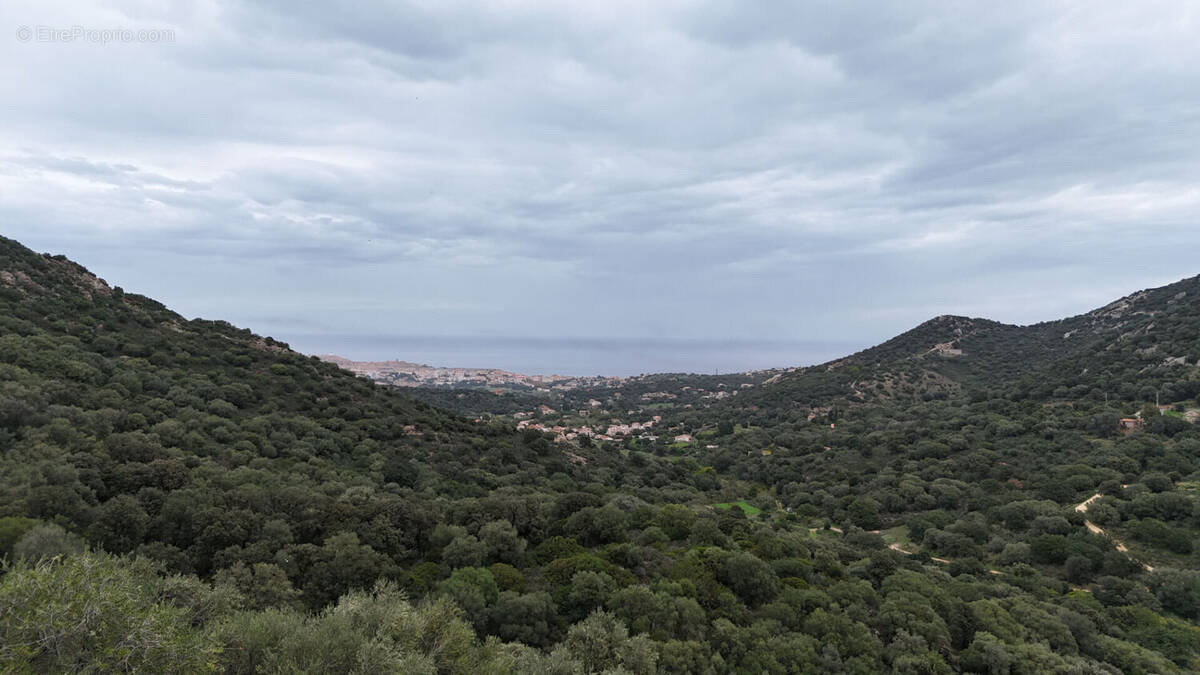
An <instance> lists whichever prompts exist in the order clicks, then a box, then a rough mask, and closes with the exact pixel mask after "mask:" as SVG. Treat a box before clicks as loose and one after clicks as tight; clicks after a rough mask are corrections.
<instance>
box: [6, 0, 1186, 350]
mask: <svg viewBox="0 0 1200 675" xmlns="http://www.w3.org/2000/svg"><path fill="white" fill-rule="evenodd" d="M1197 11H1198V10H1195V9H1192V8H1186V7H1179V6H1177V5H1170V4H1161V5H1159V4H1154V3H1151V4H1150V5H1147V6H1139V7H1138V8H1129V7H1125V6H1121V5H1116V4H1099V5H1087V6H1083V5H1071V4H1064V5H1053V4H1052V5H1047V4H1045V3H1038V2H1022V3H1005V4H1003V5H996V6H994V7H993V6H984V5H969V4H961V3H946V2H915V3H891V4H882V5H881V4H879V3H857V2H847V3H811V4H808V5H803V6H796V5H794V4H786V3H771V2H765V1H763V2H741V1H739V2H733V1H726V0H713V1H711V2H703V3H696V2H686V1H682V0H681V1H679V2H668V3H652V4H646V3H634V2H629V3H623V2H615V3H606V4H605V5H603V6H600V5H597V6H590V5H587V4H583V3H569V4H539V3H499V4H490V3H484V4H483V5H471V6H467V5H462V4H458V3H453V2H448V3H410V2H396V3H386V4H381V5H378V6H373V5H369V4H365V3H352V4H350V5H320V4H313V3H301V4H300V5H296V4H294V3H282V2H269V3H242V2H196V3H191V4H180V5H172V6H166V5H164V6H160V7H154V8H147V7H145V6H143V4H142V3H128V4H126V3H114V4H112V5H111V6H108V7H104V8H97V9H90V10H88V11H87V12H86V13H85V12H83V10H80V9H78V8H76V7H74V6H72V5H70V4H67V3H64V4H62V5H55V4H54V3H47V4H34V3H26V4H24V5H21V4H19V3H18V4H14V5H13V6H11V7H6V8H5V10H3V13H2V14H0V16H3V17H4V18H5V19H11V22H12V23H14V24H21V23H24V24H29V23H34V24H36V23H39V22H42V21H43V20H44V21H45V22H47V23H53V22H54V21H63V22H67V23H68V24H70V23H83V22H101V21H111V20H114V19H113V17H124V19H123V21H125V22H127V23H130V24H134V25H139V26H140V25H161V26H170V27H174V28H175V29H176V32H177V41H176V43H175V44H168V45H106V46H98V45H51V44H17V43H15V42H10V43H7V44H0V76H3V77H0V95H3V96H4V97H5V100H6V101H11V102H12V104H11V105H6V106H5V108H4V109H3V110H2V111H0V141H2V142H3V143H4V145H3V147H9V148H19V150H17V151H15V152H11V153H6V154H5V155H3V156H2V157H0V219H3V222H4V223H5V224H6V227H5V229H6V234H9V235H11V236H17V237H18V238H21V239H23V240H26V241H28V242H29V243H31V244H33V245H35V246H38V247H40V248H46V249H53V250H55V251H56V252H64V253H67V254H68V255H71V256H73V257H77V258H80V259H81V260H83V262H85V264H89V265H90V266H92V267H94V268H97V269H98V270H99V271H102V272H103V273H104V274H105V275H106V276H108V277H112V278H120V277H121V276H122V275H127V276H129V277H130V279H131V281H132V282H136V283H140V284H142V285H143V287H142V288H137V289H135V290H139V291H142V292H146V293H149V294H151V295H158V296H161V297H162V299H163V300H165V301H167V302H168V304H174V305H178V306H180V307H181V308H184V309H187V308H193V309H194V311H197V312H204V313H208V314H210V315H213V316H229V317H232V318H238V319H241V320H244V321H245V322H247V323H249V324H251V326H252V327H254V328H256V329H260V330H266V331H267V332H278V333H285V332H286V331H298V330H310V331H318V330H324V329H319V328H317V326H339V327H341V326H357V327H359V328H361V330H363V331H375V332H378V333H381V334H400V333H407V334H413V335H418V334H419V335H431V334H450V333H453V332H455V331H458V332H465V333H469V332H473V331H479V332H483V333H487V334H491V335H509V336H523V335H530V334H536V335H542V336H571V335H574V336H585V335H599V336H603V335H616V336H625V337H650V336H664V335H665V336H673V337H695V338H704V339H726V338H738V339H748V338H755V339H762V338H771V339H780V340H793V339H819V340H831V341H844V340H850V341H854V340H856V339H858V338H859V337H860V336H862V335H868V334H869V335H870V336H872V337H886V335H885V334H883V331H892V330H895V329H903V328H905V327H907V326H906V324H912V323H916V322H918V321H921V320H923V319H924V318H927V315H931V314H934V313H940V312H942V311H947V310H950V309H954V310H956V311H958V312H959V313H969V314H983V313H993V314H994V315H995V317H996V318H1000V319H1003V320H1009V321H1020V322H1028V321H1035V320H1040V319H1047V318H1053V317H1054V316H1055V315H1057V314H1061V313H1070V312H1072V311H1083V310H1085V309H1088V308H1089V307H1088V305H1087V303H1088V302H1091V301H1092V299H1094V298H1095V296H1096V294H1097V293H1098V292H1100V291H1101V290H1102V291H1103V292H1105V293H1108V292H1111V291H1117V290H1119V289H1121V288H1125V287H1126V286H1128V287H1129V288H1130V289H1132V288H1133V287H1143V286H1147V285H1150V283H1149V282H1150V281H1151V280H1153V281H1160V280H1162V281H1166V280H1169V277H1170V275H1171V274H1176V275H1178V276H1185V275H1190V274H1194V273H1195V272H1196V270H1195V269H1193V266H1194V263H1193V262H1192V261H1190V260H1189V259H1188V257H1187V256H1186V255H1185V254H1184V252H1185V251H1187V250H1189V249H1190V250H1194V248H1195V245H1196V243H1198V242H1200V239H1198V237H1200V234H1197V230H1196V229H1195V228H1194V224H1195V215H1196V213H1200V194H1197V192H1196V191H1195V190H1194V188H1193V187H1192V186H1194V185H1195V184H1196V183H1197V179H1200V175H1197V174H1198V173H1200V172H1198V167H1200V162H1198V160H1200V157H1198V156H1197V155H1198V151H1197V150H1196V148H1195V147H1194V144H1191V143H1188V142H1185V141H1186V140H1187V139H1190V138H1193V137H1195V136H1197V134H1198V132H1200V117H1198V116H1197V115H1196V113H1195V106H1194V103H1193V100H1194V93H1195V91H1197V87H1200V68H1197V67H1196V63H1198V62H1200V59H1197V57H1198V56H1200V48H1198V47H1197V46H1196V44H1195V40H1194V35H1195V34H1196V33H1197V32H1198V29H1200V20H1198V18H1197ZM149 12H153V13H149ZM1164 16H1172V20H1170V21H1165V20H1163V21H1160V20H1158V19H1157V18H1156V17H1164ZM43 17H45V18H44V19H43ZM1116 240H1119V241H1128V240H1134V241H1136V242H1137V243H1136V245H1128V246H1126V245H1122V246H1121V247H1120V249H1119V251H1118V249H1117V248H1115V247H1112V248H1110V247H1108V246H1107V243H1108V242H1111V241H1116ZM1098 249H1099V250H1098ZM148 258H155V259H156V261H158V262H156V263H154V264H152V263H150V262H143V259H148ZM166 261H169V263H170V265H169V269H170V271H171V272H172V273H170V274H168V273H167V271H166V270H167V268H164V267H160V266H159V262H161V263H162V264H163V265H166V264H167V262H166ZM263 261H270V264H266V265H264V264H263ZM1114 268H1119V269H1114ZM211 269H219V270H220V279H214V274H213V273H212V272H211ZM1102 271H1103V273H1104V274H1106V275H1107V278H1109V279H1111V280H1112V283H1111V284H1109V285H1106V286H1105V287H1104V288H1103V289H1097V286H1096V281H1095V280H1096V278H1097V276H1098V275H1099V274H1101V272H1102ZM1163 277H1168V278H1166V279H1163ZM1048 284H1052V285H1053V287H1054V288H1055V289H1058V292H1055V293H1045V292H1044V290H1043V289H1044V288H1046V286H1047V285H1048ZM124 285H126V286H131V285H132V284H131V283H127V284H124ZM239 287H242V288H247V289H251V290H248V291H246V292H244V293H238V292H236V291H234V290H232V289H236V288H239ZM206 288H211V290H209V291H206V290H205V289H206ZM299 293H304V294H307V296H306V297H309V298H310V299H311V301H310V302H308V303H306V304H305V306H304V307H301V308H297V309H280V310H279V311H273V310H272V309H271V307H272V306H288V307H291V303H293V301H294V298H296V297H298V296H297V295H296V294H299ZM365 298H372V299H374V300H371V301H367V300H364V299H365ZM1030 298H1036V299H1037V300H1036V301H1031V300H1030ZM304 309H308V310H310V311H312V312H313V316H312V317H311V321H312V322H313V323H312V324H311V326H312V327H311V328H305V326H306V325H307V324H304V323H302V322H299V321H298V320H297V319H296V318H295V317H297V316H299V315H298V312H301V311H303V310H304ZM711 317H720V318H719V319H712V318H711ZM306 320H307V319H306ZM418 328H419V329H418ZM277 337H282V338H285V339H286V334H282V335H279V336H277Z"/></svg>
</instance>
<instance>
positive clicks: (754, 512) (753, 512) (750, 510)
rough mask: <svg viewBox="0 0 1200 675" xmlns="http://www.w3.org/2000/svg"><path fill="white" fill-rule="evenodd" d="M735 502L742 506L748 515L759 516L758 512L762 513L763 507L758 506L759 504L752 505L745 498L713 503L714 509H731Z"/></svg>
mask: <svg viewBox="0 0 1200 675" xmlns="http://www.w3.org/2000/svg"><path fill="white" fill-rule="evenodd" d="M735 504H736V505H738V506H740V507H741V509H742V512H743V513H745V514H746V515H748V516H757V515H758V514H760V513H762V509H760V508H758V507H757V506H751V505H750V504H748V503H747V502H746V500H744V499H743V500H742V501H740V502H725V503H723V504H713V508H714V509H730V508H733V506H734V505H735Z"/></svg>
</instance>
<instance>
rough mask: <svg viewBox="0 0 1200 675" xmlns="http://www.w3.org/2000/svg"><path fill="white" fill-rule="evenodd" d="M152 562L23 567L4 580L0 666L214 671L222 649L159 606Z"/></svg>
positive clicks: (73, 559) (71, 561)
mask: <svg viewBox="0 0 1200 675" xmlns="http://www.w3.org/2000/svg"><path fill="white" fill-rule="evenodd" d="M154 578H155V571H154V570H153V569H152V568H150V567H148V566H146V565H140V566H139V565H129V566H127V565H123V564H120V563H118V562H117V561H116V560H114V559H112V558H108V557H106V556H93V555H86V554H78V555H70V556H66V557H65V558H62V559H54V560H42V561H41V562H38V563H26V562H18V563H16V564H14V565H12V566H11V567H9V568H8V569H7V570H6V573H5V575H4V578H3V580H2V581H0V663H2V664H6V665H5V670H10V669H11V670H15V671H25V672H52V671H55V672H67V671H72V672H73V671H87V670H91V669H93V668H96V667H97V666H100V665H101V664H103V667H104V668H105V669H106V670H115V671H130V670H141V671H146V672H160V673H197V672H208V671H215V670H217V668H216V659H217V655H218V653H219V651H220V650H219V648H218V645H217V644H216V643H215V642H213V641H212V640H211V639H210V638H209V637H207V636H206V635H204V634H202V633H198V632H196V631H193V630H191V629H190V626H189V623H188V621H187V613H186V612H185V611H184V610H183V609H180V608H177V607H172V606H169V605H168V604H166V603H164V602H162V601H160V599H159V597H158V596H157V593H156V590H155V584H154V583H147V581H153V579H154Z"/></svg>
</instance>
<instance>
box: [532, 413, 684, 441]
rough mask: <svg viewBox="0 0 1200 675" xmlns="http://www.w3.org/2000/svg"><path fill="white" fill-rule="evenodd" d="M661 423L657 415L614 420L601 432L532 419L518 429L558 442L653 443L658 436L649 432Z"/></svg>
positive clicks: (585, 427)
mask: <svg viewBox="0 0 1200 675" xmlns="http://www.w3.org/2000/svg"><path fill="white" fill-rule="evenodd" d="M540 412H541V413H542V414H543V415H545V414H547V413H552V412H554V411H553V410H550V409H549V408H547V406H542V410H540ZM530 416H531V413H517V414H516V415H514V417H517V418H522V417H524V418H528V417H530ZM661 421H662V415H655V416H654V417H652V418H650V419H649V420H647V421H645V422H629V423H624V422H621V421H620V420H618V419H613V420H612V423H611V424H609V425H608V427H607V428H604V429H603V430H601V429H600V428H595V429H593V428H592V427H590V426H586V425H585V426H578V427H568V426H563V425H548V424H543V423H541V422H536V421H534V420H531V419H521V420H520V421H519V422H517V429H536V430H538V431H543V432H546V433H552V434H554V436H555V438H554V440H555V441H556V442H564V441H573V440H575V439H577V438H579V437H580V436H587V437H588V438H592V439H595V440H597V441H615V440H618V439H620V438H625V437H636V438H640V439H643V440H647V441H653V440H657V439H658V436H655V435H653V434H651V433H649V432H650V430H651V429H652V428H653V427H654V425H655V424H657V423H659V422H661Z"/></svg>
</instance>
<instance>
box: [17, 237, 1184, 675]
mask: <svg viewBox="0 0 1200 675" xmlns="http://www.w3.org/2000/svg"><path fill="white" fill-rule="evenodd" d="M0 325H2V326H3V333H2V334H0V555H2V556H4V558H5V559H6V561H7V562H6V564H5V567H4V569H3V576H2V577H0V663H3V665H4V669H6V670H12V671H15V672H58V671H88V670H101V669H102V665H103V667H107V665H105V664H112V663H120V664H122V665H121V666H120V668H119V669H124V670H128V671H132V670H142V671H147V672H206V671H207V672H231V673H242V672H245V673H250V672H311V671H323V672H413V673H479V672H494V673H502V672H531V673H605V672H607V673H617V672H629V673H639V674H640V673H681V674H682V673H712V674H714V675H715V674H718V673H722V674H723V673H747V674H750V673H875V672H903V673H954V672H969V673H1041V672H1063V673H1121V672H1124V673H1184V672H1195V671H1196V670H1197V669H1198V668H1200V547H1197V545H1196V542H1197V541H1200V491H1197V489H1196V485H1197V484H1200V429H1197V427H1196V426H1195V422H1194V417H1195V414H1194V412H1195V410H1196V409H1197V408H1200V400H1198V398H1197V397H1198V396H1200V367H1198V365H1200V279H1198V278H1190V279H1185V280H1182V281H1179V282H1177V283H1175V284H1171V285H1169V286H1165V287H1162V288H1156V289H1148V290H1145V291H1139V292H1137V293H1134V294H1131V295H1129V296H1128V297H1126V298H1123V299H1121V300H1118V301H1116V302H1114V303H1111V304H1109V305H1107V306H1105V307H1102V308H1100V309H1097V310H1095V311H1092V312H1088V313H1085V314H1081V315H1079V316H1075V317H1071V318H1066V319H1062V320H1060V321H1054V322H1049V323H1045V324H1036V325H1033V326H1009V325H1005V324H1000V323H996V322H993V321H987V320H984V319H970V318H965V317H937V318H935V319H932V320H930V321H928V322H926V323H923V324H921V325H919V326H917V327H915V328H914V329H913V330H911V331H908V332H906V333H903V334H901V335H899V336H897V337H895V338H893V339H892V340H889V341H887V342H884V343H882V344H880V345H878V346H876V347H872V348H870V349H867V350H864V351H861V352H858V353H856V354H852V355H849V356H846V357H845V358H841V359H837V360H834V361H831V362H828V363H824V364H820V365H817V366H811V367H803V368H799V367H781V368H780V369H778V370H773V371H760V372H753V373H739V374H727V375H688V374H656V375H644V376H638V377H629V378H612V379H604V380H595V381H589V380H577V381H571V380H550V379H545V380H542V381H536V382H535V381H534V380H533V379H530V376H518V375H514V374H508V373H500V372H499V371H488V370H486V369H485V370H482V371H475V370H473V369H451V372H449V373H447V372H444V371H443V370H442V369H432V368H430V369H427V370H426V369H424V368H425V367H423V366H422V367H418V366H413V365H412V364H398V363H392V364H390V365H387V364H382V365H381V364H371V365H363V364H349V363H341V364H340V365H345V366H349V367H351V368H352V369H353V372H351V371H350V370H346V369H343V368H342V367H339V364H337V363H329V362H326V361H323V360H321V359H318V358H315V357H310V356H306V355H304V354H300V353H298V352H295V351H293V350H292V349H291V348H290V347H289V346H288V345H287V344H286V343H284V342H282V341H279V340H275V339H270V338H264V337H260V336H257V335H254V334H253V333H252V332H250V331H248V330H245V329H240V328H238V327H235V326H233V325H231V324H229V323H227V322H223V321H209V320H201V319H186V318H184V317H182V316H180V315H179V314H176V313H175V312H173V311H171V310H170V309H168V308H167V307H165V306H164V305H162V304H160V303H158V302H157V301H155V300H153V299H151V298H147V297H144V296H140V295H136V294H134V293H131V292H127V291H125V290H124V289H122V288H121V287H119V286H116V285H112V284H110V283H109V282H106V281H103V280H100V279H98V278H96V277H95V276H94V275H92V274H91V273H90V272H88V271H87V270H86V269H84V268H83V267H81V266H79V265H77V264H76V263H73V262H71V261H70V260H68V259H66V258H64V257H62V256H53V255H44V254H38V253H35V252H33V251H31V250H29V249H27V248H25V247H24V246H22V245H21V244H19V243H18V242H15V241H12V240H8V239H0ZM365 376H370V377H372V378H377V379H381V380H383V381H384V384H385V385H386V386H383V385H381V384H379V383H377V382H374V381H371V380H368V379H367V377H365ZM476 378H482V379H476ZM392 380H394V381H392ZM501 382H506V383H507V385H508V387H507V389H506V388H505V387H504V386H501ZM430 384H434V385H436V386H428V385H430ZM412 385H421V386H412ZM1123 420H1125V421H1126V422H1123ZM1130 420H1132V421H1130Z"/></svg>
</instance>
